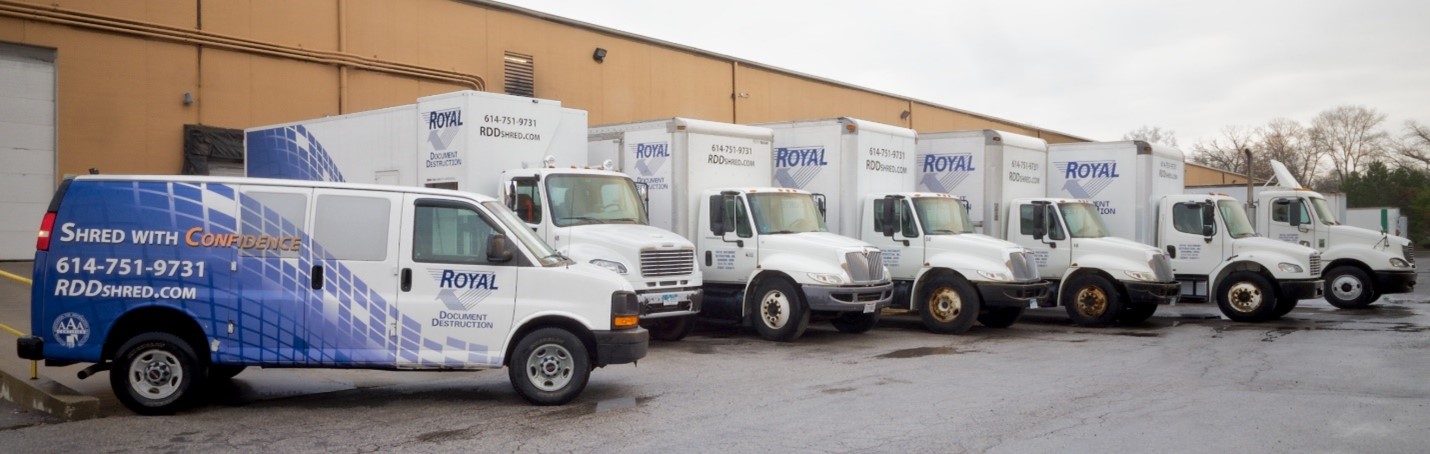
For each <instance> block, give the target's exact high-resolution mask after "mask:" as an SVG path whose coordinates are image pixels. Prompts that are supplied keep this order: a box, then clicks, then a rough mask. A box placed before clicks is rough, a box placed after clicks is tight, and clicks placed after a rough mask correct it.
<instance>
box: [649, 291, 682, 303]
mask: <svg viewBox="0 0 1430 454" xmlns="http://www.w3.org/2000/svg"><path fill="white" fill-rule="evenodd" d="M641 302H643V303H646V304H657V305H661V306H674V305H677V304H680V293H661V294H659V295H642V296H641Z"/></svg>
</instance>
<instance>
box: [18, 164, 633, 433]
mask: <svg viewBox="0 0 1430 454" xmlns="http://www.w3.org/2000/svg"><path fill="white" fill-rule="evenodd" d="M527 229H528V227H527V226H526V225H525V223H523V222H521V221H520V220H518V219H517V218H516V216H515V215H514V214H513V213H512V212H511V211H510V210H508V209H507V208H506V207H505V206H503V205H502V204H500V203H499V202H497V201H496V200H494V199H492V198H490V197H486V196H481V195H476V194H471V193H465V192H456V191H446V190H435V189H422V188H403V187H394V186H376V185H354V184H339V183H321V182H310V181H293V180H268V179H245V178H217V177H167V176H120V175H102V176H82V177H78V178H76V179H73V180H66V181H65V182H63V183H61V184H60V187H59V190H58V191H56V194H55V196H54V199H53V200H52V201H51V202H50V206H49V212H48V213H47V214H45V216H44V218H43V223H42V224H41V226H40V232H39V237H38V241H37V244H36V252H35V265H34V281H35V283H34V286H33V289H32V293H31V299H30V304H31V309H30V314H31V326H33V327H34V335H33V336H29V337H25V338H22V339H20V340H19V343H18V351H19V356H20V357H22V358H25V359H31V360H44V361H45V364H46V365H47V366H64V365H69V364H75V363H93V365H92V366H90V367H88V368H86V369H84V370H82V371H80V373H79V376H80V378H81V379H83V378H86V377H89V376H91V375H93V374H94V373H96V372H99V371H102V370H109V382H110V385H111V386H112V387H113V389H114V395H115V397H118V398H119V401H120V402H121V403H123V404H124V405H125V406H126V407H128V408H129V409H131V410H133V411H134V412H136V413H140V414H146V415H149V414H165V413H172V412H174V411H175V410H177V409H179V408H182V407H183V406H184V405H186V404H189V403H191V402H192V398H193V397H194V396H195V395H196V394H201V393H200V392H198V390H200V389H202V388H203V387H204V382H205V381H206V380H222V379H227V378H230V377H233V376H234V375H237V374H239V373H240V372H242V371H243V370H244V368H245V367H248V366H261V367H312V368H368V369H403V370H447V369H491V368H500V367H502V366H507V367H508V369H509V376H510V378H511V382H512V386H513V387H515V388H516V391H517V392H518V393H519V394H521V396H522V397H524V398H526V399H527V400H528V401H530V402H532V403H536V404H543V405H550V404H562V403H565V402H568V401H570V400H571V399H574V398H575V397H576V396H577V395H578V394H580V393H581V390H582V389H583V388H585V386H586V382H587V379H588V378H589V376H590V372H591V370H592V369H593V368H595V367H601V366H605V365H608V364H622V363H630V362H634V361H636V360H638V359H640V358H642V357H644V356H645V354H646V350H647V339H648V336H649V334H648V332H647V331H646V330H644V329H641V328H640V327H639V326H638V321H637V317H636V316H637V311H638V307H637V303H636V293H635V292H634V291H633V289H632V287H631V284H630V283H629V282H627V281H625V280H624V279H620V278H618V277H616V276H615V275H614V274H611V273H610V272H608V271H606V270H604V269H601V268H598V267H596V266H592V265H587V264H580V263H572V262H570V261H569V260H567V259H566V258H564V257H561V256H559V255H557V254H555V252H554V251H553V250H551V248H550V246H548V245H547V244H546V243H545V242H543V241H541V239H540V238H537V237H536V235H534V234H532V232H531V231H530V230H527ZM550 282H561V283H562V285H550V284H549V283H550Z"/></svg>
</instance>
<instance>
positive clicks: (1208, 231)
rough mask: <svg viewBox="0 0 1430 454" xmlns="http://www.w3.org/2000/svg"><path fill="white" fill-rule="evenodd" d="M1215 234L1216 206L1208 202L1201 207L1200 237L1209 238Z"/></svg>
mask: <svg viewBox="0 0 1430 454" xmlns="http://www.w3.org/2000/svg"><path fill="white" fill-rule="evenodd" d="M1215 233H1216V204H1215V203H1212V201H1210V200H1208V201H1207V203H1206V204H1205V205H1202V236H1205V237H1210V236H1212V235H1213V234H1215Z"/></svg>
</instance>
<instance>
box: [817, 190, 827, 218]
mask: <svg viewBox="0 0 1430 454" xmlns="http://www.w3.org/2000/svg"><path fill="white" fill-rule="evenodd" d="M814 206H816V207H818V208H819V217H820V219H824V220H825V221H828V220H829V218H828V217H826V216H825V215H824V194H814Z"/></svg>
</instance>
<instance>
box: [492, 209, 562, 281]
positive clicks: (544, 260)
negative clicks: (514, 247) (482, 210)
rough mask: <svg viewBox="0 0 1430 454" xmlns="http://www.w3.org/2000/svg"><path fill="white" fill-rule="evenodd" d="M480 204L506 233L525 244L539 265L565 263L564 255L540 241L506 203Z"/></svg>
mask: <svg viewBox="0 0 1430 454" xmlns="http://www.w3.org/2000/svg"><path fill="white" fill-rule="evenodd" d="M482 206H484V207H486V208H487V211H489V212H491V214H492V217H495V218H496V219H497V222H500V223H501V225H502V228H503V229H504V230H506V231H507V234H508V235H510V236H511V237H515V238H514V239H515V240H516V241H517V242H520V243H521V244H522V246H526V250H528V251H531V253H532V254H533V255H536V259H537V261H538V262H539V263H540V264H541V266H557V265H564V264H566V257H562V256H561V255H560V254H557V253H556V250H555V249H552V248H551V245H549V244H546V242H545V241H542V240H541V238H540V237H537V236H536V234H535V233H532V232H531V227H530V226H528V225H526V223H525V222H521V218H518V217H516V213H513V212H512V211H511V210H510V209H508V208H507V207H506V205H502V204H501V203H499V202H483V203H482Z"/></svg>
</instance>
